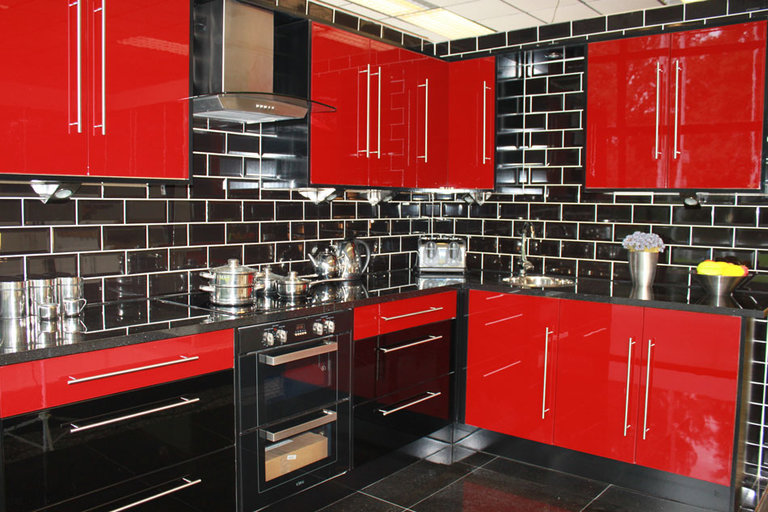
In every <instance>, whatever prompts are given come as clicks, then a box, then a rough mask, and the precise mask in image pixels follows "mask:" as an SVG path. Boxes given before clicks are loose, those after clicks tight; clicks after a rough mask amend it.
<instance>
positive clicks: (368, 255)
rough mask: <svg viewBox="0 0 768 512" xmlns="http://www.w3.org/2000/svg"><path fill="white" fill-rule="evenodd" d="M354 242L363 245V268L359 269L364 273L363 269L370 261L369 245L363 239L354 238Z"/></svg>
mask: <svg viewBox="0 0 768 512" xmlns="http://www.w3.org/2000/svg"><path fill="white" fill-rule="evenodd" d="M355 244H360V245H362V246H363V247H365V263H364V264H363V268H362V269H361V270H360V273H361V274H362V273H364V272H365V269H367V268H368V264H369V263H370V262H371V247H370V246H369V245H368V244H367V243H366V242H365V241H364V240H359V239H355Z"/></svg>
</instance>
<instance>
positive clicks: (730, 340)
mask: <svg viewBox="0 0 768 512" xmlns="http://www.w3.org/2000/svg"><path fill="white" fill-rule="evenodd" d="M740 339H741V319H740V318H738V317H729V316H721V315H711V314H704V313H691V312H681V311H670V310H664V309H646V310H645V320H644V330H643V341H644V342H643V346H642V354H641V356H642V363H643V365H642V367H641V382H642V385H641V388H640V397H639V400H640V407H639V409H640V413H639V415H638V425H637V426H638V430H637V437H638V440H637V456H636V461H637V463H638V464H640V465H643V466H648V467H652V468H656V469H661V470H664V471H669V472H672V473H677V474H679V475H684V476H690V477H693V478H699V479H701V480H706V481H709V482H714V483H717V484H721V485H730V482H731V461H732V456H733V436H734V425H735V420H736V393H737V387H738V373H739V348H740Z"/></svg>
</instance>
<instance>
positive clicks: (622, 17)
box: [608, 11, 643, 30]
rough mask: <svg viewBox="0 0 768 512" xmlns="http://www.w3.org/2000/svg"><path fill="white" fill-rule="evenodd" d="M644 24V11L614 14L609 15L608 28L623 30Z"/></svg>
mask: <svg viewBox="0 0 768 512" xmlns="http://www.w3.org/2000/svg"><path fill="white" fill-rule="evenodd" d="M642 25H643V12H642V11H634V12H627V13H623V14H613V15H611V16H608V30H621V29H623V28H632V27H641V26H642Z"/></svg>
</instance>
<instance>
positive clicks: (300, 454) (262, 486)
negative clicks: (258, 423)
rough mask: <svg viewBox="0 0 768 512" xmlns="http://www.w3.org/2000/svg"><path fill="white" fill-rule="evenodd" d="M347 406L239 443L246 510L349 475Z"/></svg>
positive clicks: (281, 425)
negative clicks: (334, 477) (346, 474)
mask: <svg viewBox="0 0 768 512" xmlns="http://www.w3.org/2000/svg"><path fill="white" fill-rule="evenodd" d="M349 407H350V405H349V402H348V401H346V402H342V403H340V404H336V405H334V406H331V407H329V408H325V409H320V410H317V411H313V412H311V413H308V414H305V415H303V416H299V417H297V418H294V419H292V420H290V421H285V422H281V423H276V424H273V425H271V426H268V427H263V428H259V429H258V430H256V431H254V432H251V433H250V434H246V435H243V436H242V437H241V438H240V457H241V489H242V493H243V502H244V504H245V508H246V509H247V510H254V509H258V508H259V507H260V506H263V505H264V504H266V503H269V502H271V501H273V500H275V499H280V498H282V497H285V496H287V495H290V494H293V493H295V492H297V491H299V490H301V489H304V488H307V487H311V486H312V485H316V484H318V483H320V482H322V481H324V480H327V479H328V478H331V477H333V476H336V475H339V474H341V473H344V472H345V471H347V470H348V469H349V450H350V446H349V445H350V433H349V422H350V420H349Z"/></svg>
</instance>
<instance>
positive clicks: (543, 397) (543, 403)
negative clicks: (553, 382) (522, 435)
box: [541, 327, 554, 419]
mask: <svg viewBox="0 0 768 512" xmlns="http://www.w3.org/2000/svg"><path fill="white" fill-rule="evenodd" d="M553 332H554V331H550V330H549V327H547V328H546V330H545V331H544V392H543V393H542V395H541V419H544V416H545V415H546V414H547V412H548V411H549V409H547V360H548V359H549V335H550V334H552V333H553Z"/></svg>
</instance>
